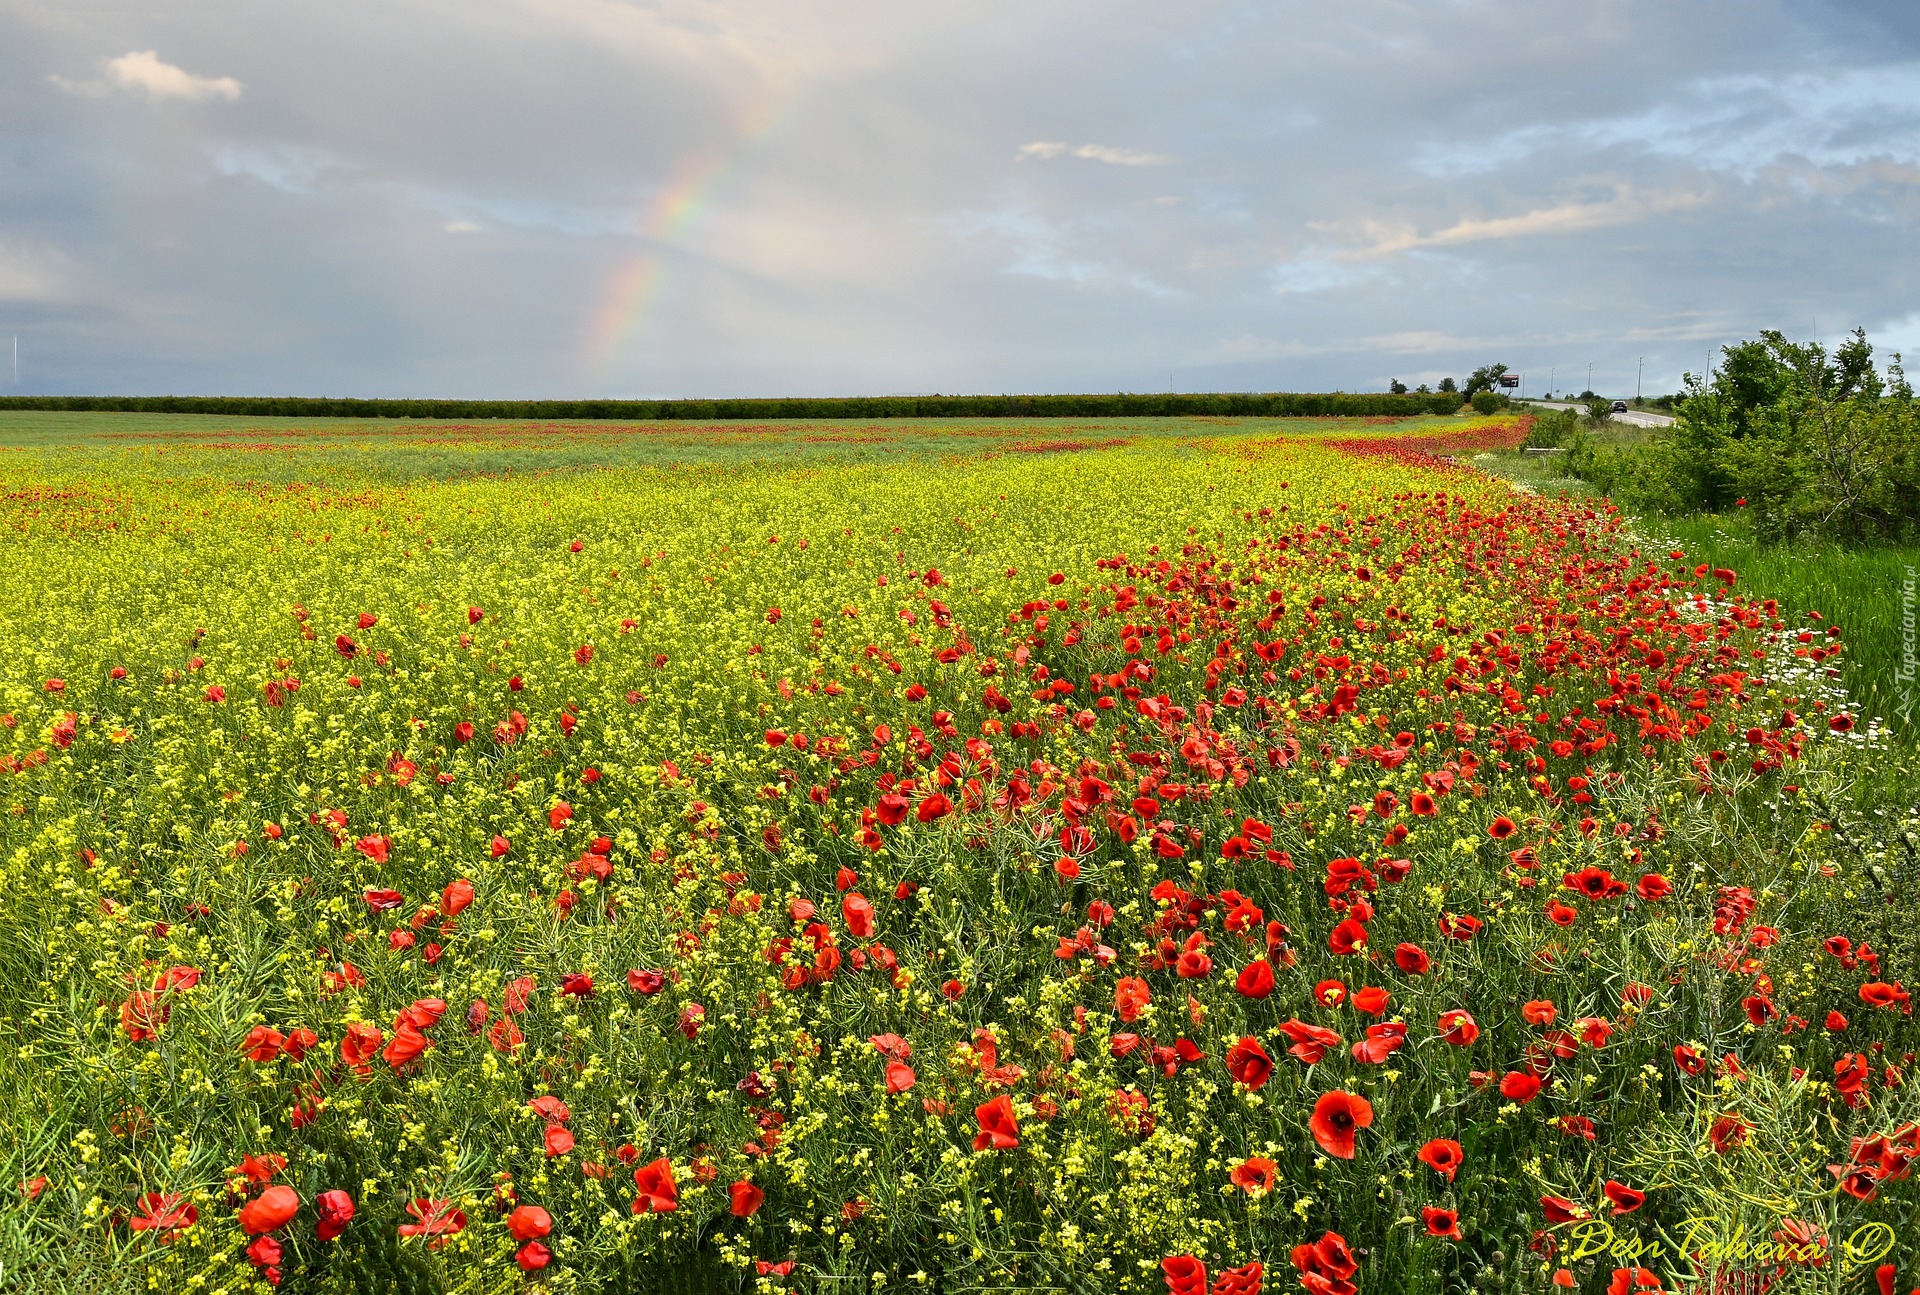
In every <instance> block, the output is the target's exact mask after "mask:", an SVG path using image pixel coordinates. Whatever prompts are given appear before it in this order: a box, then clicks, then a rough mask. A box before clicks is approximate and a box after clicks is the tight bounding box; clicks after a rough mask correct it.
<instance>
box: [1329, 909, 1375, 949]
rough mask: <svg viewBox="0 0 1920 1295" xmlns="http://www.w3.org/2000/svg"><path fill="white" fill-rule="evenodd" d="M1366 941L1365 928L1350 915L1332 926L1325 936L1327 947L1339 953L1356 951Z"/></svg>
mask: <svg viewBox="0 0 1920 1295" xmlns="http://www.w3.org/2000/svg"><path fill="white" fill-rule="evenodd" d="M1366 942H1367V928H1366V927H1364V926H1362V925H1360V923H1358V922H1356V921H1354V920H1353V919H1352V918H1351V917H1349V918H1347V919H1346V920H1345V921H1343V922H1341V923H1340V925H1338V926H1336V927H1334V928H1333V931H1332V932H1331V933H1330V934H1329V935H1328V936H1327V948H1329V949H1331V950H1333V952H1335V953H1337V954H1341V955H1343V956H1344V955H1347V954H1352V953H1358V952H1359V951H1360V949H1361V947H1362V946H1363V945H1365V944H1366Z"/></svg>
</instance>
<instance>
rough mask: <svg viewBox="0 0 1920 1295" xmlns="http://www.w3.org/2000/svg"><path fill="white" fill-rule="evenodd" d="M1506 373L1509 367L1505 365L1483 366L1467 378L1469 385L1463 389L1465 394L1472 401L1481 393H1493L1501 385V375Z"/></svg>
mask: <svg viewBox="0 0 1920 1295" xmlns="http://www.w3.org/2000/svg"><path fill="white" fill-rule="evenodd" d="M1506 371H1507V366H1506V365H1504V364H1483V365H1481V366H1480V367H1479V368H1477V369H1475V370H1474V371H1473V373H1472V374H1471V375H1470V376H1469V377H1468V378H1467V385H1466V386H1465V387H1464V388H1463V389H1462V392H1463V394H1464V395H1465V396H1466V397H1467V398H1468V399H1469V400H1471V399H1472V398H1473V397H1474V395H1476V394H1477V393H1479V392H1482V391H1492V390H1493V389H1494V388H1495V387H1497V386H1498V385H1499V384H1500V375H1501V374H1503V373H1505V372H1506Z"/></svg>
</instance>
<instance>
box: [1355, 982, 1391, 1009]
mask: <svg viewBox="0 0 1920 1295" xmlns="http://www.w3.org/2000/svg"><path fill="white" fill-rule="evenodd" d="M1392 998H1393V996H1392V995H1391V994H1389V993H1388V992H1387V991H1386V990H1384V989H1382V988H1380V986H1378V985H1368V986H1367V987H1366V988H1365V989H1362V990H1361V991H1360V992H1359V993H1357V994H1355V995H1354V996H1353V1005H1354V1008H1355V1009H1356V1010H1358V1011H1362V1012H1365V1013H1366V1014H1367V1015H1368V1016H1378V1015H1380V1013H1382V1012H1384V1011H1386V1010H1387V1004H1388V1003H1389V1002H1391V1001H1392Z"/></svg>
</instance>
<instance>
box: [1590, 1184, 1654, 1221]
mask: <svg viewBox="0 0 1920 1295" xmlns="http://www.w3.org/2000/svg"><path fill="white" fill-rule="evenodd" d="M1601 1190H1602V1191H1604V1192H1605V1193H1606V1194H1607V1199H1608V1200H1610V1201H1612V1202H1613V1212H1614V1213H1615V1214H1631V1213H1633V1212H1634V1211H1635V1210H1637V1209H1639V1208H1640V1206H1641V1205H1643V1204H1644V1203H1645V1202H1646V1199H1647V1194H1646V1193H1645V1192H1642V1191H1635V1190H1634V1189H1633V1188H1631V1187H1629V1186H1627V1185H1626V1184H1625V1183H1620V1182H1615V1181H1614V1180H1613V1179H1611V1178H1609V1179H1607V1182H1606V1185H1605V1186H1604V1187H1602V1188H1601Z"/></svg>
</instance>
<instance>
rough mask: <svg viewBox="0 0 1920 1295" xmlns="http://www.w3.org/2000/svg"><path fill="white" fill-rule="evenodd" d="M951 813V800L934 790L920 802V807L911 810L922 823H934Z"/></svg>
mask: <svg viewBox="0 0 1920 1295" xmlns="http://www.w3.org/2000/svg"><path fill="white" fill-rule="evenodd" d="M951 813H953V802H952V801H950V800H948V799H947V798H946V796H944V795H943V794H941V793H940V792H937V791H936V792H934V793H933V794H932V795H931V796H929V797H927V798H926V799H925V800H923V801H921V802H920V807H919V808H918V809H916V810H914V811H913V816H914V817H915V818H917V819H919V820H920V821H921V822H922V823H936V822H938V821H940V820H941V819H943V818H945V817H946V816H947V815H948V814H951Z"/></svg>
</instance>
